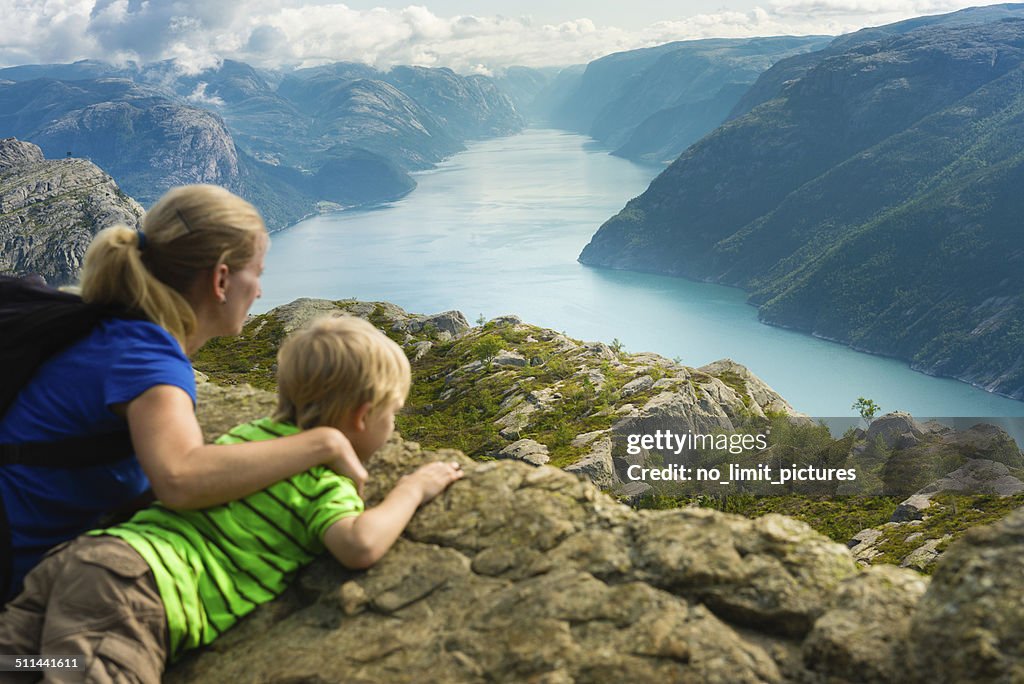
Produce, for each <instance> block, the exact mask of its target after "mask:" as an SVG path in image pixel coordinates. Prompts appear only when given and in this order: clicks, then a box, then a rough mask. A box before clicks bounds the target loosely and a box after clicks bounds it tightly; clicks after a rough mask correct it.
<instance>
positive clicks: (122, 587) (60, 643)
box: [0, 536, 167, 684]
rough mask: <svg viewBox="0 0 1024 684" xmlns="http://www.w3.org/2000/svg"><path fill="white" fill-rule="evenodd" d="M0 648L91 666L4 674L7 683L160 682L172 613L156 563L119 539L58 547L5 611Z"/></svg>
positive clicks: (0, 650)
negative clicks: (154, 568) (155, 572)
mask: <svg viewBox="0 0 1024 684" xmlns="http://www.w3.org/2000/svg"><path fill="white" fill-rule="evenodd" d="M0 654H4V655H43V656H45V655H54V656H57V655H63V656H80V657H81V658H82V662H83V664H84V669H80V670H65V671H59V670H49V671H47V672H45V673H39V672H33V673H10V672H0V682H2V683H3V684H7V682H30V681H39V679H40V678H42V680H43V681H46V682H90V683H92V682H97V683H107V682H118V683H120V682H153V683H154V684H155V683H158V682H159V681H160V676H161V674H162V673H163V671H164V664H165V662H166V659H167V619H166V617H165V615H164V606H163V602H162V601H161V600H160V594H159V592H158V591H157V588H156V581H155V580H154V579H153V573H152V572H151V571H150V569H149V565H148V564H147V563H146V561H145V560H143V558H142V556H140V555H139V554H138V553H136V552H135V550H134V549H133V548H132V547H131V546H129V545H128V544H127V543H125V542H123V541H122V540H120V539H118V538H116V537H109V536H100V537H79V538H77V539H74V540H72V541H70V542H67V543H66V544H62V545H60V546H58V547H57V548H56V549H54V550H53V551H51V552H50V553H49V554H48V555H47V556H46V557H45V558H43V560H42V561H41V562H40V563H39V565H37V566H36V567H35V569H33V570H32V572H30V573H29V574H28V575H27V576H26V577H25V588H24V590H23V591H22V592H21V593H20V594H19V595H18V596H16V597H15V598H14V599H12V600H11V602H10V603H8V604H7V608H6V610H5V611H4V612H2V613H0Z"/></svg>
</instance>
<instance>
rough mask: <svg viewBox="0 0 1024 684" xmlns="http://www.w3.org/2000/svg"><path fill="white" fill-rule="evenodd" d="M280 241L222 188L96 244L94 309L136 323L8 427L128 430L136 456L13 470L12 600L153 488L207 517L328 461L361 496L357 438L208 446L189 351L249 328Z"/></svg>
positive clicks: (48, 379) (82, 356) (1, 593)
mask: <svg viewBox="0 0 1024 684" xmlns="http://www.w3.org/2000/svg"><path fill="white" fill-rule="evenodd" d="M268 245H269V239H268V237H267V232H266V228H265V227H264V225H263V220H262V219H261V218H260V215H259V213H258V212H257V211H256V209H255V208H254V207H253V206H252V205H251V204H249V203H248V202H246V201H245V200H243V199H241V198H239V197H237V196H235V195H233V194H231V193H230V192H228V191H227V190H224V189H222V188H218V187H215V186H209V185H193V186H185V187H180V188H175V189H173V190H171V191H170V192H168V193H167V194H166V195H164V197H162V198H161V199H160V201H158V202H157V203H156V204H155V205H154V206H153V207H152V209H150V210H149V212H148V213H147V214H146V216H145V218H144V219H143V224H142V228H141V230H140V231H135V230H133V229H130V228H127V227H124V226H118V227H113V228H108V229H106V230H104V231H102V232H100V233H99V234H98V235H97V236H96V238H95V239H94V240H93V242H92V244H91V245H90V246H89V249H88V251H87V252H86V255H85V263H84V266H83V270H82V278H81V293H82V299H83V300H85V301H86V302H89V303H93V304H98V305H105V306H110V307H112V308H116V309H119V310H123V311H126V312H131V315H128V316H125V317H111V318H105V319H103V320H102V321H100V323H99V324H98V325H96V326H95V327H94V328H92V330H91V331H90V332H89V333H87V334H86V336H85V337H84V338H82V339H80V340H78V341H76V342H75V343H73V344H71V345H70V346H68V347H67V348H65V349H63V350H61V351H60V352H58V353H57V354H55V355H54V356H52V357H50V358H48V359H47V361H45V362H44V363H43V364H42V365H41V366H40V367H39V368H38V370H36V372H35V374H34V375H33V377H32V380H31V381H30V382H29V384H28V385H27V386H25V387H23V388H22V389H21V391H20V393H19V394H18V396H17V398H16V399H15V401H14V403H13V404H12V405H11V407H10V408H9V409H8V410H7V412H6V413H4V415H3V416H2V417H0V443H2V444H11V443H14V444H40V443H42V444H44V445H46V444H47V443H49V444H52V443H54V442H58V443H67V444H72V445H74V444H76V443H77V442H75V441H74V440H75V439H78V438H86V439H87V440H88V439H92V438H93V437H95V436H97V435H99V436H103V435H117V434H119V432H120V433H122V434H123V433H124V431H125V428H127V431H128V433H129V434H130V445H129V446H127V447H126V450H127V451H128V453H125V454H119V456H120V457H121V458H120V460H116V461H114V462H112V463H100V464H98V465H89V466H85V467H82V466H81V465H80V464H74V465H69V467H59V466H54V465H52V464H51V465H45V466H39V465H34V464H33V463H32V462H31V460H29V461H28V462H25V463H14V464H8V465H3V466H2V467H0V603H2V602H6V600H7V599H9V598H10V597H11V596H13V595H14V594H15V593H17V592H18V591H19V590H20V588H21V583H22V578H23V577H24V576H25V574H26V573H27V572H28V571H29V570H30V569H31V568H32V567H33V566H34V565H35V564H36V563H37V562H38V561H39V559H40V558H41V557H42V556H43V554H44V553H45V552H46V551H47V550H48V549H50V548H52V547H53V546H55V545H57V544H59V543H61V542H63V541H66V540H69V539H72V538H73V537H75V536H77V535H78V534H80V533H82V532H84V531H86V530H88V529H90V528H92V527H94V526H95V525H96V524H97V523H98V522H99V521H100V520H101V519H102V517H103V516H104V515H105V514H107V513H109V512H111V511H115V510H118V509H120V508H123V507H124V506H125V505H126V504H128V503H130V502H131V501H133V500H135V499H137V498H138V497H139V496H140V495H141V494H142V493H143V492H145V491H146V490H147V489H148V488H150V487H151V488H152V491H153V494H154V495H155V496H156V498H158V499H160V500H161V501H162V502H163V503H164V504H165V505H167V506H169V507H171V508H176V509H194V508H203V507H208V506H213V505H217V504H221V503H225V502H228V501H233V500H235V499H239V498H241V497H244V496H246V495H248V494H251V493H253V492H255V491H258V490H260V489H263V488H265V487H267V486H269V485H270V484H272V483H274V482H277V481H278V480H282V479H284V478H287V477H289V476H291V475H294V474H296V473H299V472H302V471H304V470H307V469H309V468H311V467H313V466H316V465H320V464H323V465H327V466H328V467H330V468H331V469H333V470H335V471H336V472H338V473H339V474H342V475H346V476H348V477H349V478H351V479H352V480H353V481H354V482H356V484H357V486H361V485H362V483H363V482H364V481H365V479H366V470H365V469H364V468H363V466H362V464H361V463H360V461H359V459H358V457H357V456H356V453H355V451H354V450H353V448H352V446H351V444H350V443H349V441H348V439H347V438H346V437H345V436H344V435H343V434H342V433H341V432H340V431H339V430H337V429H334V428H331V427H320V428H316V429H313V430H307V431H304V432H302V433H300V434H296V435H294V436H289V437H284V438H282V439H276V440H271V441H267V442H253V443H246V444H230V445H208V444H204V443H203V438H202V433H201V431H200V428H199V424H198V422H197V421H196V417H195V413H194V408H195V391H196V390H195V380H194V377H193V373H192V368H191V364H190V362H189V360H188V355H189V354H192V353H194V352H195V351H196V350H198V349H199V348H200V347H202V346H203V344H205V343H206V341H207V340H209V339H211V338H213V337H218V336H221V335H237V334H238V333H239V332H240V331H241V329H242V325H243V323H244V322H245V318H246V316H247V314H248V312H249V308H250V307H251V306H252V303H253V301H255V299H256V298H257V297H259V296H260V274H261V273H262V272H263V260H264V256H265V254H266V251H267V247H268ZM65 440H69V441H65ZM125 441H126V442H127V440H125ZM86 443H87V444H88V445H89V449H92V450H93V451H95V450H96V449H97V447H96V443H95V442H86ZM89 449H85V451H88V450H89ZM74 451H75V450H74V449H69V452H71V453H69V454H68V455H67V456H66V458H67V459H69V460H70V461H73V460H74V456H75V454H74V453H73V452H74ZM132 452H134V453H132ZM107 460H110V459H109V458H108V459H107ZM5 537H6V539H5ZM5 561H6V562H5ZM97 562H98V563H102V559H97ZM3 566H6V567H3ZM4 574H6V582H4V579H5V578H4V577H3V575H4Z"/></svg>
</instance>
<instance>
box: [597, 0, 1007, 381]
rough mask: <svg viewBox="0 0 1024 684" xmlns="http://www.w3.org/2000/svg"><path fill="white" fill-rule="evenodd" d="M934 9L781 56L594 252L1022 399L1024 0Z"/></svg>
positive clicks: (607, 231)
mask: <svg viewBox="0 0 1024 684" xmlns="http://www.w3.org/2000/svg"><path fill="white" fill-rule="evenodd" d="M1011 10H1012V11H1014V12H1016V17H1018V18H1005V16H1006V13H1007V12H1009V11H1011ZM990 12H991V13H990ZM985 18H993V19H994V20H993V21H983V19H985ZM926 19H927V21H925V20H924V19H922V20H917V21H915V22H914V24H913V25H912V26H910V27H909V28H908V27H907V26H906V25H905V24H904V25H903V26H900V25H897V29H898V30H897V29H891V28H890V29H887V28H885V27H883V29H877V30H875V31H873V32H871V33H870V36H871V37H872V39H871V40H859V39H857V38H856V36H857V34H854V37H844V38H841V39H838V40H837V41H836V42H835V44H833V45H832V46H831V47H829V48H828V49H826V50H823V51H821V52H819V53H815V54H814V55H803V56H799V57H796V58H794V59H793V60H790V61H788V62H781V63H779V64H778V65H776V67H773V69H771V70H769V71H768V72H766V73H765V74H764V76H763V77H762V79H761V81H759V83H758V84H757V85H756V86H755V87H754V88H753V89H752V90H751V93H755V92H758V93H761V95H759V99H760V100H762V103H761V104H757V105H756V106H754V107H753V108H752V109H751V110H750V111H749V112H747V113H745V114H742V115H741V116H738V117H737V118H734V119H733V120H732V121H730V122H728V123H726V124H725V125H723V126H722V127H720V128H719V129H717V130H716V131H714V132H713V133H712V134H710V135H708V136H707V137H706V138H704V139H703V140H701V141H700V142H699V143H697V144H695V145H693V146H692V147H691V148H689V149H688V150H687V151H686V152H684V153H683V155H682V156H681V157H680V158H679V159H678V160H677V161H676V162H675V163H674V164H672V165H671V166H670V167H669V168H668V169H666V170H665V171H664V172H663V173H662V174H661V175H660V176H658V178H656V179H655V180H654V181H653V182H652V183H651V186H650V187H649V188H648V190H647V191H646V192H645V193H644V194H643V195H641V196H640V197H638V198H636V199H634V200H632V201H630V202H629V203H628V204H627V205H626V207H625V208H624V209H623V210H622V211H621V212H619V214H618V215H616V216H615V217H613V218H611V219H610V220H609V221H607V222H606V223H605V224H604V225H603V226H602V227H601V228H600V230H599V231H598V232H597V233H596V234H595V235H594V237H593V239H592V240H591V242H590V244H589V245H587V247H586V248H585V249H584V250H583V252H582V254H581V255H580V261H581V262H583V263H586V264H592V265H599V266H608V267H612V268H625V269H635V270H643V271H650V272H658V273H667V274H672V275H681V276H687V277H690V278H696V279H701V280H709V281H715V282H722V283H727V284H731V285H737V286H740V287H744V288H746V289H747V290H749V291H750V292H751V302H752V303H754V304H757V305H759V306H760V316H761V318H762V319H763V320H765V321H766V322H769V323H773V324H777V325H783V326H788V327H794V328H797V329H800V330H805V331H808V332H813V333H815V334H817V335H820V336H823V337H827V338H831V339H835V340H838V341H841V342H844V343H847V344H850V345H852V346H855V347H857V348H860V349H865V350H869V351H873V352H877V353H881V354H886V355H891V356H895V357H899V358H903V359H908V360H910V361H911V362H912V365H913V367H915V368H917V369H920V370H923V371H925V372H928V373H933V374H939V375H946V376H952V377H957V378H960V379H963V380H966V381H969V382H972V383H974V384H976V385H978V386H981V387H983V388H986V389H989V390H992V391H997V392H1000V393H1002V394H1006V395H1008V396H1012V397H1016V398H1020V399H1024V230H1021V218H1020V217H1021V216H1024V195H1022V193H1021V192H1020V188H1021V187H1024V185H1022V183H1024V6H1020V5H1018V6H1016V7H1015V8H1014V7H1013V6H1001V7H998V8H996V9H995V10H991V11H990V10H989V9H988V8H982V9H977V10H971V11H965V12H960V13H957V14H956V15H946V16H944V17H932V18H926ZM903 29H908V30H903ZM862 37H863V36H862ZM876 37H877V39H875V38H876ZM780 74H785V75H786V76H780ZM790 76H793V78H790ZM771 84H774V86H773V87H774V94H771V93H772V92H773V91H772V87H769V86H770V85H771Z"/></svg>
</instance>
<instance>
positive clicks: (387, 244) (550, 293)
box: [254, 129, 1024, 416]
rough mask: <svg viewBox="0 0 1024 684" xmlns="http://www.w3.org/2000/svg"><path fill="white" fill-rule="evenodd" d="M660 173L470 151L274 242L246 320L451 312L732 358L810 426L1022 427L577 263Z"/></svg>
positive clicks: (868, 359)
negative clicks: (378, 304)
mask: <svg viewBox="0 0 1024 684" xmlns="http://www.w3.org/2000/svg"><path fill="white" fill-rule="evenodd" d="M658 171H659V169H657V168H654V167H645V166H638V165H636V164H633V163H632V162H629V161H626V160H623V159H619V158H616V157H612V156H609V155H608V154H607V152H606V151H605V150H601V149H599V148H596V147H594V146H593V145H592V144H590V143H589V141H588V139H587V138H585V137H582V136H578V135H574V134H570V133H565V132H562V131H554V130H545V129H529V130H527V131H526V132H524V133H522V134H519V135H515V136H511V137H507V138H500V139H495V140H489V141H485V142H479V143H473V144H471V145H470V147H469V149H468V150H467V151H466V152H463V153H460V154H458V155H456V156H454V157H453V158H451V159H449V160H448V161H446V162H444V163H442V164H441V165H440V166H439V167H438V168H436V169H434V170H432V171H429V172H425V173H422V174H417V177H416V180H417V182H418V183H419V186H418V187H417V189H416V190H414V191H413V192H412V193H411V194H410V195H408V196H407V197H405V198H404V199H402V200H399V201H397V202H394V203H391V204H388V205H385V206H382V207H379V208H374V209H369V210H353V211H344V212H339V213H335V214H329V215H324V216H318V217H314V218H311V219H308V220H306V221H303V222H301V223H299V224H297V225H295V226H292V227H290V228H288V229H286V230H284V231H282V232H279V233H275V234H274V236H273V246H272V248H271V250H270V252H269V254H268V256H267V261H266V273H265V275H264V278H263V298H262V299H261V300H259V301H258V302H257V306H256V307H255V308H254V311H255V312H257V313H258V312H263V311H266V310H268V309H270V308H273V307H275V306H278V305H281V304H285V303H287V302H290V301H292V300H293V299H296V298H298V297H322V298H327V299H348V298H356V299H361V300H383V301H389V302H393V303H395V304H398V305H399V306H401V307H403V308H404V309H406V310H407V311H410V312H414V313H437V312H440V311H445V310H449V309H458V310H460V311H462V312H463V313H464V314H465V315H466V318H467V319H469V320H470V321H471V322H472V321H474V320H476V319H477V317H478V316H479V315H480V314H483V315H484V316H485V317H486V318H492V317H494V316H498V315H501V314H508V313H514V314H517V315H519V316H521V317H522V318H523V320H525V321H527V322H529V323H533V324H537V325H541V326H545V327H551V328H555V329H557V330H563V331H565V332H566V333H567V334H568V335H570V336H572V337H575V338H579V339H583V340H588V341H590V340H601V341H604V342H610V341H612V340H613V339H615V338H617V339H619V340H620V341H621V342H622V343H623V344H624V345H625V349H626V350H627V351H653V352H657V353H659V354H662V355H663V356H667V357H669V358H673V357H678V358H679V359H680V360H681V361H682V362H683V363H685V364H687V365H690V366H701V365H703V364H705V363H708V362H710V361H714V360H716V359H720V358H724V357H728V358H731V359H733V360H735V361H738V362H739V363H742V364H744V365H746V366H747V367H748V368H750V369H751V370H752V371H753V372H754V373H756V374H757V375H758V376H760V377H761V378H762V379H764V380H765V381H766V382H767V383H768V384H770V385H771V386H772V387H773V388H775V389H776V390H777V391H778V392H779V393H780V394H782V396H784V397H786V399H788V400H789V402H790V403H791V404H793V406H794V407H795V408H796V409H797V410H799V411H803V412H804V413H808V414H811V415H816V416H846V415H851V414H852V411H851V408H850V406H851V404H852V403H853V402H854V401H855V400H856V399H857V397H858V396H865V397H870V398H871V399H873V400H874V401H875V402H877V403H878V404H879V405H880V406H881V408H882V410H883V411H885V412H888V411H893V410H905V411H910V412H911V413H913V414H915V415H917V416H1024V402H1018V401H1014V400H1011V399H1006V398H1003V397H999V396H995V395H992V394H989V393H987V392H984V391H982V390H979V389H976V388H973V387H970V386H969V385H966V384H964V383H961V382H957V381H955V380H949V379H940V378H933V377H929V376H926V375H923V374H921V373H917V372H914V371H912V370H910V368H909V367H908V366H907V364H905V363H904V362H901V361H896V360H893V359H886V358H882V357H878V356H872V355H870V354H864V353H860V352H855V351H853V350H851V349H848V348H846V347H844V346H841V345H839V344H835V343H832V342H827V341H824V340H820V339H816V338H814V337H811V336H809V335H805V334H802V333H797V332H793V331H789V330H783V329H780V328H773V327H770V326H767V325H764V324H762V323H759V322H758V320H757V311H756V309H755V308H754V307H752V306H749V305H748V304H746V295H745V293H744V292H742V291H741V290H738V289H735V288H728V287H723V286H720V285H712V284H708V283H695V282H691V281H688V280H683V279H677V278H669V277H665V276H657V275H649V274H643V273H632V272H625V271H608V270H600V269H595V268H590V267H586V266H582V265H581V264H579V263H577V261H576V257H577V256H578V255H579V252H580V250H581V249H582V248H583V246H584V245H586V244H587V242H588V241H589V240H590V237H591V235H593V233H594V231H595V230H596V229H597V228H598V226H600V225H601V223H602V222H603V221H604V220H605V219H607V218H608V217H610V216H612V215H613V214H614V213H615V212H617V211H618V210H619V209H621V208H622V206H623V205H624V204H625V202H626V201H627V200H629V199H630V198H631V197H634V196H636V195H638V194H640V193H641V192H643V191H644V189H646V187H647V185H648V183H649V182H650V180H651V179H652V178H653V177H654V176H655V175H656V174H657V173H658Z"/></svg>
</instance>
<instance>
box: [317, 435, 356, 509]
mask: <svg viewBox="0 0 1024 684" xmlns="http://www.w3.org/2000/svg"><path fill="white" fill-rule="evenodd" d="M313 429H314V430H319V431H322V432H323V437H324V440H325V442H326V447H327V450H328V456H327V457H326V458H325V459H324V460H323V461H322V463H323V464H324V465H325V466H327V467H328V468H330V469H331V470H333V471H334V472H336V473H337V474H338V475H343V476H345V477H347V478H348V479H350V480H352V482H353V483H355V485H356V493H357V494H359V497H360V498H362V496H363V485H365V484H366V478H367V477H368V474H367V472H366V468H365V467H364V466H363V462H362V461H360V460H359V456H357V455H356V450H355V449H353V448H352V443H351V442H349V441H348V437H346V436H345V434H344V433H343V432H342V431H341V430H337V429H335V428H331V427H318V428H313Z"/></svg>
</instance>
